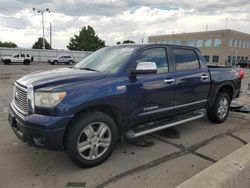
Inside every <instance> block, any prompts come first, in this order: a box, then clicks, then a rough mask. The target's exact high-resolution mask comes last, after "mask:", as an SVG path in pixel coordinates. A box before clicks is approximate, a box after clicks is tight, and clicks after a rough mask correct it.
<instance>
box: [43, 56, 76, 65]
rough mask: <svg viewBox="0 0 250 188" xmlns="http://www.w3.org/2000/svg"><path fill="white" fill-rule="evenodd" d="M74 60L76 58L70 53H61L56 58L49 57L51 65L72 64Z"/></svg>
mask: <svg viewBox="0 0 250 188" xmlns="http://www.w3.org/2000/svg"><path fill="white" fill-rule="evenodd" d="M74 62H75V60H74V58H73V57H72V56H70V55H60V56H57V57H56V58H51V59H48V63H50V64H51V65H57V64H58V63H64V64H68V65H72V64H73V63H74Z"/></svg>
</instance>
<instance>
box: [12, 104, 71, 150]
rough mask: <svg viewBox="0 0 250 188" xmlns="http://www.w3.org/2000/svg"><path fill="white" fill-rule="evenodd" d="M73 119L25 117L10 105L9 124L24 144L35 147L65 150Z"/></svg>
mask: <svg viewBox="0 0 250 188" xmlns="http://www.w3.org/2000/svg"><path fill="white" fill-rule="evenodd" d="M72 117H73V116H44V115H39V114H31V115H27V116H23V115H22V114H21V113H20V112H18V110H17V109H16V108H15V107H14V105H13V104H12V103H10V112H9V123H10V125H11V127H12V129H13V131H14V133H15V134H16V136H17V137H18V138H19V139H21V140H22V141H23V142H27V143H28V144H30V145H32V146H35V147H40V148H45V149H53V150H54V149H63V147H64V144H63V140H64V134H65V129H66V127H67V125H68V124H69V122H70V120H71V118H72Z"/></svg>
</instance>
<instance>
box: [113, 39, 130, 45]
mask: <svg viewBox="0 0 250 188" xmlns="http://www.w3.org/2000/svg"><path fill="white" fill-rule="evenodd" d="M129 43H135V42H134V41H132V40H124V41H123V42H122V44H129ZM116 44H117V45H119V44H121V42H120V41H119V42H117V43H116Z"/></svg>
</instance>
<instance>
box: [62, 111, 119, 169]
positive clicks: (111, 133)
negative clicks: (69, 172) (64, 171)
mask: <svg viewBox="0 0 250 188" xmlns="http://www.w3.org/2000/svg"><path fill="white" fill-rule="evenodd" d="M117 136H118V133H117V128H116V124H115V122H114V120H113V119H112V118H111V117H110V116H109V115H107V114H104V113H102V112H92V113H87V114H84V115H83V116H78V117H77V118H76V119H75V120H74V121H73V122H72V124H71V125H70V128H69V130H68V133H67V136H66V152H67V154H68V155H69V157H70V158H71V160H72V161H73V162H74V163H75V164H76V165H78V166H80V167H92V166H96V165H99V164H101V163H103V162H104V161H106V160H107V159H108V158H109V156H110V155H111V154H112V151H113V150H114V148H115V146H116V144H117Z"/></svg>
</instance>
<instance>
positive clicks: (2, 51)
mask: <svg viewBox="0 0 250 188" xmlns="http://www.w3.org/2000/svg"><path fill="white" fill-rule="evenodd" d="M18 53H28V54H31V55H32V56H33V57H34V61H39V62H47V61H48V59H49V58H53V57H57V56H58V55H71V56H72V57H74V58H75V61H76V62H79V61H80V60H82V59H83V58H85V57H86V56H88V55H89V54H91V53H92V52H89V51H69V50H43V49H26V48H0V58H2V57H3V56H12V55H13V54H18Z"/></svg>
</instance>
